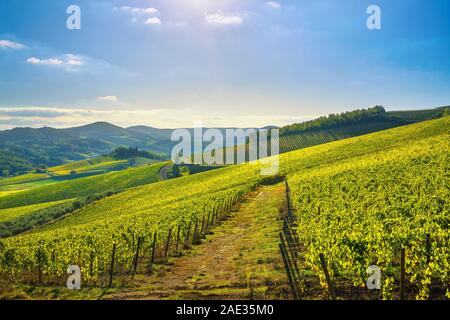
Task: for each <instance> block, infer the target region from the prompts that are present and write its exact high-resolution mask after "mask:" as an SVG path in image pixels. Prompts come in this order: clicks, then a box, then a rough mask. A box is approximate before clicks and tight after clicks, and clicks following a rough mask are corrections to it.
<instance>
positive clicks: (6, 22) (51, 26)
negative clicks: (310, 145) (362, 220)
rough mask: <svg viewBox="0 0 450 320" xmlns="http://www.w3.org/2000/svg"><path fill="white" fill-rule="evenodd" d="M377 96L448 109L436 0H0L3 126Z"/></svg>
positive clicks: (152, 117)
mask: <svg viewBox="0 0 450 320" xmlns="http://www.w3.org/2000/svg"><path fill="white" fill-rule="evenodd" d="M72 4H75V5H78V6H79V7H80V8H81V30H68V29H67V28H66V19H67V17H68V15H67V14H66V9H67V7H68V6H69V5H72ZM371 4H375V5H378V6H379V7H380V8H381V22H382V29H381V30H368V29H367V27H366V20H367V18H368V14H367V13H366V10H367V7H368V6H369V5H371ZM376 104H378V105H383V106H385V107H386V108H387V109H417V108H425V107H435V106H441V105H448V104H450V2H449V1H448V0H433V1H426V0H395V1H392V0H370V1H366V0H345V1H338V0H279V1H271V2H270V1H264V0H161V1H159V0H154V1H152V0H148V1H147V0H139V1H138V0H135V1H130V0H104V1H96V0H70V1H66V0H36V1H29V0H3V1H1V2H0V128H3V129H4V128H10V127H15V126H32V127H38V126H43V125H48V126H54V127H67V126H73V125H79V124H85V123H89V122H93V121H100V120H102V121H110V122H113V123H115V124H118V125H122V126H127V125H133V124H146V125H151V126H156V127H166V128H167V127H171V128H173V127H192V126H193V125H194V121H202V122H203V123H204V125H207V126H264V125H283V124H287V123H291V122H296V121H302V120H306V119H310V118H313V117H316V116H319V115H323V114H328V113H335V112H342V111H346V110H350V109H356V108H364V107H369V106H373V105H376Z"/></svg>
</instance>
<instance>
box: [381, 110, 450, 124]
mask: <svg viewBox="0 0 450 320" xmlns="http://www.w3.org/2000/svg"><path fill="white" fill-rule="evenodd" d="M448 109H450V107H440V108H435V109H423V110H409V111H390V112H388V114H390V115H392V116H395V117H397V118H400V119H403V120H405V121H408V122H419V121H426V120H432V119H437V118H440V117H442V116H443V115H444V114H445V112H448V111H446V110H448Z"/></svg>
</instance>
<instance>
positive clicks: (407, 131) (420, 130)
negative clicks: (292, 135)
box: [0, 117, 450, 294]
mask: <svg viewBox="0 0 450 320" xmlns="http://www.w3.org/2000/svg"><path fill="white" fill-rule="evenodd" d="M449 132H450V118H448V117H447V118H442V119H437V120H432V121H428V122H423V123H419V124H414V125H408V126H404V127H401V128H394V129H389V130H385V131H382V132H378V133H373V134H369V135H364V136H360V137H354V138H350V139H345V140H341V141H337V142H333V143H328V144H324V145H320V146H315V147H311V148H306V149H302V150H297V151H293V152H289V153H286V154H283V155H281V156H280V174H282V175H285V176H287V177H288V179H290V178H291V177H292V176H294V175H295V176H296V179H299V177H303V176H304V177H307V178H308V179H312V178H314V177H321V176H326V175H329V174H330V173H336V172H346V171H348V170H350V169H355V168H359V169H364V168H370V167H373V166H380V165H382V164H384V163H395V162H396V161H399V159H408V158H409V157H411V155H414V156H416V155H427V154H428V152H429V150H430V149H429V148H426V147H424V146H426V145H430V144H433V145H435V146H436V148H441V147H442V146H445V145H446V144H445V142H446V141H447V145H448V139H449ZM441 151H442V152H443V151H445V150H441ZM430 156H432V154H431V155H430ZM405 163H406V161H405ZM140 169H141V168H139V169H134V170H140ZM259 169H260V165H255V164H245V165H240V166H234V167H227V168H223V169H217V170H214V171H209V172H205V173H200V174H197V175H193V176H186V177H181V178H178V179H174V180H169V181H162V182H159V183H155V184H149V185H144V186H139V187H136V188H132V189H130V190H127V191H125V192H123V193H120V194H117V195H114V196H111V197H110V198H108V199H104V200H100V201H98V202H96V203H94V204H92V205H91V206H88V207H86V208H84V209H83V210H81V211H80V212H79V213H77V214H76V215H73V216H70V217H69V218H67V219H64V220H61V221H60V222H59V223H56V224H53V225H51V228H47V229H45V228H44V229H42V230H40V231H39V232H37V233H36V235H37V237H36V238H34V239H33V237H30V238H28V235H24V236H22V237H17V238H11V239H9V241H8V244H11V245H12V246H14V244H15V241H17V243H19V244H20V245H22V246H26V245H27V243H28V242H27V241H29V242H31V243H32V241H34V240H36V239H39V238H40V239H46V238H47V237H48V238H50V239H55V238H58V239H59V238H61V239H64V237H65V236H67V235H70V234H73V233H74V232H78V233H77V235H78V234H79V235H82V234H88V235H89V236H90V237H95V236H96V235H97V234H98V233H100V232H104V234H103V235H102V236H104V235H105V234H106V235H107V237H108V236H110V235H112V234H116V233H117V232H120V233H121V234H123V235H124V236H127V237H131V236H135V233H134V232H136V230H138V231H140V232H142V231H141V230H140V229H139V228H140V227H145V229H146V230H148V229H150V228H155V229H157V230H160V229H162V227H165V226H166V225H170V223H171V222H172V221H177V220H176V219H179V217H180V215H186V216H187V215H192V214H193V210H197V209H198V210H201V209H202V208H195V206H192V207H191V206H190V205H195V203H196V202H195V201H198V202H199V203H201V204H203V203H202V202H201V199H202V198H205V197H212V198H214V197H215V198H216V199H217V200H218V201H220V200H221V199H223V197H222V195H223V192H225V191H228V190H229V189H230V188H231V187H230V184H226V183H230V182H232V183H233V185H232V186H233V187H234V186H240V185H247V184H251V183H253V182H254V181H260V179H261V177H260V176H259V173H260V171H259ZM137 172H140V171H124V172H121V173H123V174H125V173H129V174H128V176H129V177H128V179H131V178H130V176H132V177H134V178H136V175H138V174H137ZM132 173H133V174H132ZM105 176H107V175H105ZM126 176H127V175H126V174H125V176H123V177H122V176H121V179H126V178H125V177H126ZM444 178H445V177H443V179H444ZM78 181H80V180H78ZM108 182H109V186H111V184H114V183H117V182H116V181H112V180H110V181H108ZM99 184H100V185H102V183H100V182H99ZM95 185H97V183H95ZM90 186H91V187H92V186H94V183H92V184H89V183H85V184H83V185H81V186H77V188H78V192H79V191H80V190H82V191H83V192H84V188H89V187H90ZM103 186H104V185H103ZM39 189H41V188H39ZM39 189H35V190H33V193H31V194H34V193H35V191H37V190H39ZM225 189H226V190H225ZM41 191H42V190H41ZM25 193H26V192H21V193H20V194H16V195H11V196H7V197H3V198H0V206H5V205H7V203H8V202H6V204H5V202H4V199H6V198H8V201H10V203H11V201H12V200H11V199H13V198H14V197H17V196H22V195H23V194H25ZM41 194H45V195H46V196H48V194H49V193H48V192H47V190H46V192H45V193H41ZM322 196H323V195H322ZM30 197H31V195H30ZM14 200H16V201H18V200H21V198H20V197H18V198H15V199H14ZM268 207H272V206H270V205H268ZM186 208H187V209H186ZM263 209H264V207H263V208H260V207H259V208H255V209H254V210H257V211H262V212H263V213H264V210H263ZM130 221H131V222H132V224H130ZM257 221H258V224H257V226H258V231H259V232H261V233H258V234H257V235H255V236H254V238H252V239H254V241H258V239H264V236H265V233H264V232H265V231H264V229H267V230H268V231H267V233H268V234H270V232H273V231H270V227H266V228H263V227H262V226H263V225H264V222H265V220H264V214H262V215H261V217H260V220H257ZM172 227H173V225H172ZM49 229H51V230H49ZM87 230H90V231H87ZM92 230H94V231H95V232H94V231H92ZM163 230H167V229H163ZM108 232H109V234H108ZM219 232H220V230H219V229H218V230H215V231H214V235H212V236H215V235H216V234H218V233H219ZM99 238H100V237H99ZM109 239H110V238H109ZM263 242H264V243H263V245H267V246H269V247H268V248H264V250H265V249H271V250H275V248H271V247H270V241H266V240H264V241H263ZM262 249H263V248H262V247H261V248H259V247H258V246H256V247H254V246H253V245H251V244H249V245H246V243H245V241H244V242H243V243H241V246H240V249H239V252H238V253H237V254H236V255H235V256H234V257H233V261H234V262H235V263H236V265H235V267H236V268H242V267H244V266H250V267H249V272H248V279H249V283H251V282H252V279H253V278H254V277H257V278H261V277H264V274H266V272H267V271H266V270H265V269H264V268H261V269H259V268H256V267H257V266H265V265H266V263H265V262H267V261H270V260H267V259H266V258H265V257H260V256H259V254H257V253H258V251H259V250H262ZM253 253H255V255H254V256H252V255H253ZM247 259H249V260H247ZM239 264H241V265H239ZM252 268H255V269H252ZM269 273H270V271H269ZM208 276H209V275H208V274H207V273H206V274H205V275H200V274H197V275H196V276H195V278H194V279H195V280H196V282H198V281H203V280H201V279H205V278H208ZM211 279H213V278H211ZM246 279H247V278H246ZM211 281H212V280H211ZM264 287H266V286H261V290H263V291H264V290H266V289H265V288H264ZM264 292H267V291H264ZM261 294H264V293H261Z"/></svg>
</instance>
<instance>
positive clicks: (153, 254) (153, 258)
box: [150, 232, 158, 273]
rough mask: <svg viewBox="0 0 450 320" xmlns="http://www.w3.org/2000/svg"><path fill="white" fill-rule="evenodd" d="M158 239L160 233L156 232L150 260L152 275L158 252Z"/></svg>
mask: <svg viewBox="0 0 450 320" xmlns="http://www.w3.org/2000/svg"><path fill="white" fill-rule="evenodd" d="M157 237H158V232H155V235H154V236H153V244H152V256H151V259H150V273H152V272H153V262H154V261H155V250H156V239H157Z"/></svg>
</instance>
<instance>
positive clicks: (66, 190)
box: [0, 162, 166, 209]
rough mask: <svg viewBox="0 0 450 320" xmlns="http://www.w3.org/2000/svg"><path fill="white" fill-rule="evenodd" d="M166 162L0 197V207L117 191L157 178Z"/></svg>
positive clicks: (156, 179) (12, 206) (150, 181)
mask: <svg viewBox="0 0 450 320" xmlns="http://www.w3.org/2000/svg"><path fill="white" fill-rule="evenodd" d="M164 165H166V163H164V162H163V163H157V164H154V165H149V166H143V167H139V168H131V169H126V170H123V171H119V172H110V173H105V174H102V175H96V176H92V177H87V178H79V179H75V180H69V181H63V182H59V183H55V184H51V185H47V186H42V187H38V188H34V189H31V190H25V191H22V192H18V193H14V194H11V195H6V196H3V197H1V198H0V209H6V208H14V207H19V206H25V205H31V204H37V203H42V202H50V201H58V200H64V199H71V198H80V197H85V196H89V195H92V194H96V193H103V192H106V191H119V190H123V189H127V188H132V187H136V186H139V185H143V184H148V183H152V182H156V181H158V179H159V178H158V172H159V170H160V169H161V168H162V167H163V166H164Z"/></svg>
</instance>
